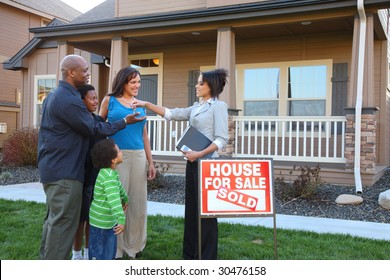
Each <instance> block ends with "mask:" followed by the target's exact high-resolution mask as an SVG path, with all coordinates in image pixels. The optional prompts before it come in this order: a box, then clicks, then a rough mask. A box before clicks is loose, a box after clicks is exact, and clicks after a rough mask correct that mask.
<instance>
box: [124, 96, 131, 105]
mask: <svg viewBox="0 0 390 280" xmlns="http://www.w3.org/2000/svg"><path fill="white" fill-rule="evenodd" d="M121 98H122V100H123V102H125V103H126V104H127V105H129V106H132V105H133V102H131V101H127V100H126V99H125V98H124V97H123V96H122V97H121ZM130 100H133V98H132V99H130Z"/></svg>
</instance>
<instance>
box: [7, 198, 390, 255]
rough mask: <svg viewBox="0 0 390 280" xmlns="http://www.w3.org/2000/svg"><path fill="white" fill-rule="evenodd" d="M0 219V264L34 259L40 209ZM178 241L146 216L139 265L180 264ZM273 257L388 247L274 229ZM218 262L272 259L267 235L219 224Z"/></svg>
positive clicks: (172, 224)
mask: <svg viewBox="0 0 390 280" xmlns="http://www.w3.org/2000/svg"><path fill="white" fill-rule="evenodd" d="M0 213H1V219H0V259H1V260H34V259H35V260H36V259H38V252H39V246H40V239H41V232H42V222H43V218H44V216H45V205H44V204H42V203H36V202H25V201H9V200H3V199H0ZM182 236H183V219H182V218H172V217H166V216H149V217H148V241H147V245H146V248H145V250H144V252H143V253H142V256H141V258H140V259H143V260H181V253H182ZM277 252H278V259H280V260H390V242H388V241H378V240H371V239H365V238H357V237H351V236H346V235H335V234H317V233H312V232H304V231H292V230H281V229H280V230H279V229H278V230H277ZM219 259H221V260H273V259H275V254H274V237H273V229H270V228H264V227H258V226H244V225H238V224H225V223H220V224H219Z"/></svg>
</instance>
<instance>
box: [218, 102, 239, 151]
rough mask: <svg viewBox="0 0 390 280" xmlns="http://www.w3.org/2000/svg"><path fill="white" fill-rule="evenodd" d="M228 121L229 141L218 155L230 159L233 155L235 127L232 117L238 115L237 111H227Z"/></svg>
mask: <svg viewBox="0 0 390 280" xmlns="http://www.w3.org/2000/svg"><path fill="white" fill-rule="evenodd" d="M228 113H229V120H228V135H229V139H228V142H227V144H226V146H225V147H224V148H223V149H222V151H219V155H220V156H223V157H232V155H233V153H234V145H235V139H236V138H235V132H236V127H235V125H234V121H233V117H234V116H237V115H238V110H236V109H229V110H228Z"/></svg>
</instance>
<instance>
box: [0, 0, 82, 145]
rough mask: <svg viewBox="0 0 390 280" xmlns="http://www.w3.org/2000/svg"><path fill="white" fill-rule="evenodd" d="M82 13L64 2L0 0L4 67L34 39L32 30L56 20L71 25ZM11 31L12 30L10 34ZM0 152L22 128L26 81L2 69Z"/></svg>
mask: <svg viewBox="0 0 390 280" xmlns="http://www.w3.org/2000/svg"><path fill="white" fill-rule="evenodd" d="M80 15H81V13H80V12H78V11H77V10H75V9H73V8H72V7H70V6H68V5H66V4H65V3H63V2H61V1H54V0H49V1H39V0H32V1H26V0H0V35H1V41H0V63H2V64H3V63H4V62H5V61H8V60H9V59H10V58H11V57H12V56H14V55H15V52H16V51H18V50H20V49H22V48H23V47H24V46H25V45H26V44H27V43H28V42H29V41H30V40H31V39H32V38H33V36H34V35H33V34H32V33H30V32H29V28H33V27H42V26H46V25H47V24H48V23H49V22H50V21H52V20H53V19H54V18H57V19H58V20H61V21H63V22H70V21H71V20H73V19H75V18H76V17H78V16H80ZM10 30H12V31H11V32H10ZM0 84H1V88H0V148H1V147H2V143H3V141H4V139H6V138H7V137H8V136H9V135H11V134H12V133H13V132H14V131H15V130H16V129H18V128H20V120H21V110H20V106H21V99H22V95H23V91H25V90H26V91H27V92H28V90H27V89H24V88H23V80H22V74H21V71H7V70H6V69H3V67H1V68H0Z"/></svg>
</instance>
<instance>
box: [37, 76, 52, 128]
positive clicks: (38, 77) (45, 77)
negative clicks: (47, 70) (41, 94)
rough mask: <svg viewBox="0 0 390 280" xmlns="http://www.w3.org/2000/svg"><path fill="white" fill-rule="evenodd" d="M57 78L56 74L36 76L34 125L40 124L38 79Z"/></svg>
mask: <svg viewBox="0 0 390 280" xmlns="http://www.w3.org/2000/svg"><path fill="white" fill-rule="evenodd" d="M48 79H54V80H55V79H56V75H54V74H53V75H35V76H34V109H33V125H34V126H38V125H39V124H38V123H37V122H38V120H37V113H38V112H37V105H38V102H37V100H38V80H48Z"/></svg>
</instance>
